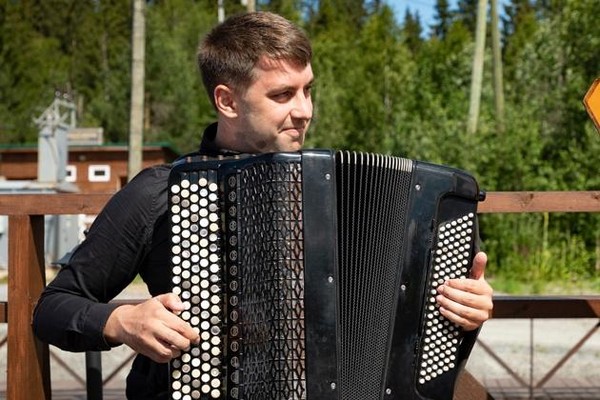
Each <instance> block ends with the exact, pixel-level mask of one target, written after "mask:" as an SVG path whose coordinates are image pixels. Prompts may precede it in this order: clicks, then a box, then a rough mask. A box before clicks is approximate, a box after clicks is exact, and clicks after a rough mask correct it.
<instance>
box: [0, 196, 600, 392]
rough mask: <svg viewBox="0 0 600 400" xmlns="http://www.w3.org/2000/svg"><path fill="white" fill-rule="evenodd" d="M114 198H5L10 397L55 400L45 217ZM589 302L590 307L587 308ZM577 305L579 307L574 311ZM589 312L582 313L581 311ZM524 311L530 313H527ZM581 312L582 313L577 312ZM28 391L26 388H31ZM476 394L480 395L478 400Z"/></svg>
mask: <svg viewBox="0 0 600 400" xmlns="http://www.w3.org/2000/svg"><path fill="white" fill-rule="evenodd" d="M109 196H110V195H108V194H9V195H0V215H8V220H9V224H8V232H9V241H8V242H9V248H8V258H9V262H8V263H9V268H8V298H7V302H5V303H0V323H2V322H5V323H6V322H7V323H8V340H7V346H8V351H7V357H8V363H7V364H8V372H7V373H8V376H7V391H6V393H7V398H8V399H9V400H21V399H22V400H25V399H27V400H29V399H50V398H51V387H50V386H51V385H50V363H49V351H48V345H46V344H43V343H41V342H40V341H39V340H37V338H36V337H35V336H34V334H33V331H32V329H31V315H32V311H33V308H34V306H35V303H36V301H37V299H38V297H39V295H40V293H41V292H42V290H43V288H44V286H45V284H46V278H45V268H46V265H45V262H44V216H45V215H68V214H90V215H94V214H97V213H98V212H99V211H100V210H101V209H102V207H103V206H104V204H105V203H106V202H107V200H108V199H109ZM479 212H480V213H523V212H600V192H598V191H590V192H489V193H488V194H487V199H486V200H485V201H484V202H482V203H481V204H480V206H479ZM516 300H517V302H516V303H515V300H514V299H512V300H509V299H502V298H495V317H496V318H498V317H501V316H502V315H506V316H510V317H515V316H516V315H522V316H523V317H528V318H533V315H536V314H537V313H543V311H541V310H543V309H547V310H554V311H555V313H554V314H553V315H556V310H563V311H564V312H562V313H560V315H561V317H565V318H569V317H570V316H575V317H578V318H579V317H592V318H593V317H595V318H599V316H600V298H595V297H591V298H586V299H581V298H553V299H548V300H552V301H559V302H560V304H561V306H560V307H550V308H547V307H545V306H544V307H540V306H539V305H536V304H539V303H536V302H539V301H540V299H535V298H534V299H516ZM581 301H584V302H585V304H586V305H587V306H581V304H582V303H581ZM571 307H574V308H571ZM584 309H585V310H587V311H581V310H584ZM524 310H529V312H525V311H524ZM575 310H578V311H575ZM25 388H26V389H25ZM474 396H475V397H474ZM457 398H460V399H489V398H490V397H489V394H488V393H487V392H486V391H485V390H484V389H483V388H482V387H481V386H480V385H478V383H477V382H476V381H475V380H474V379H473V378H472V376H470V375H468V374H465V376H464V377H462V378H461V381H460V384H459V387H458V389H457Z"/></svg>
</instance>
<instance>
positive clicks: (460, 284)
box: [438, 279, 493, 301]
mask: <svg viewBox="0 0 600 400" xmlns="http://www.w3.org/2000/svg"><path fill="white" fill-rule="evenodd" d="M492 292H493V290H492V287H491V286H490V285H489V283H487V281H485V280H484V279H479V280H475V279H449V280H447V281H445V282H444V284H443V285H440V286H438V293H444V295H445V296H447V297H451V298H452V299H453V300H456V301H460V297H461V296H462V295H463V294H466V293H470V294H472V295H475V296H488V297H490V296H491V295H492Z"/></svg>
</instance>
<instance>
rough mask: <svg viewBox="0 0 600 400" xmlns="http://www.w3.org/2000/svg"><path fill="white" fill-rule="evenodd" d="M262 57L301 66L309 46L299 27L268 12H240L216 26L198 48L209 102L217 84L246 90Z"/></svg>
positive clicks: (308, 59) (306, 60) (308, 55)
mask: <svg viewBox="0 0 600 400" xmlns="http://www.w3.org/2000/svg"><path fill="white" fill-rule="evenodd" d="M262 56H266V57H268V58H270V59H273V60H285V61H288V62H291V63H294V64H296V65H298V66H301V67H304V66H306V65H308V64H309V63H310V62H311V58H312V48H311V45H310V41H309V39H308V37H307V36H306V34H305V33H304V32H303V31H302V30H301V29H300V28H299V27H298V26H296V25H294V24H293V23H292V22H290V21H288V20H287V19H285V18H284V17H282V16H280V15H277V14H274V13H271V12H251V13H244V14H239V15H235V16H232V17H230V18H228V19H227V20H225V21H224V22H223V23H221V24H220V25H217V26H216V27H215V28H214V29H213V30H212V31H211V32H210V33H208V35H206V37H205V38H204V40H203V41H202V43H201V44H200V48H199V50H198V67H199V69H200V73H201V75H202V81H203V82H204V87H205V88H206V91H207V92H208V95H209V97H210V99H211V101H212V102H213V103H214V98H213V92H214V89H215V87H216V86H217V85H220V84H225V85H228V86H230V87H231V88H232V90H236V91H244V90H246V89H247V88H248V87H249V86H250V85H251V84H252V83H253V76H252V70H253V68H254V66H255V65H256V63H257V62H258V61H259V59H260V58H261V57H262Z"/></svg>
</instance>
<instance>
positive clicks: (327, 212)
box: [169, 150, 480, 400]
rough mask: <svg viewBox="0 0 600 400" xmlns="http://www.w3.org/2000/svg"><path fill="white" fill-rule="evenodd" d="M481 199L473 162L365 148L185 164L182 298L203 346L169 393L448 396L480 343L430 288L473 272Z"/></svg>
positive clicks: (177, 202)
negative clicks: (442, 161) (432, 160)
mask: <svg viewBox="0 0 600 400" xmlns="http://www.w3.org/2000/svg"><path fill="white" fill-rule="evenodd" d="M478 199H480V197H479V191H478V188H477V185H476V183H475V181H474V179H473V178H471V177H470V176H469V175H468V174H466V173H464V172H462V171H459V170H455V169H452V168H448V167H443V166H436V165H433V164H426V163H421V162H416V161H411V160H407V159H403V158H399V157H391V156H382V155H376V154H368V153H354V152H333V151H329V150H312V151H302V152H297V153H273V154H265V155H256V156H243V157H240V158H235V159H221V160H215V159H205V158H202V157H196V158H191V159H184V160H182V161H181V162H178V163H176V164H175V165H174V166H173V169H172V172H171V176H170V178H169V209H170V218H171V238H172V245H171V253H172V263H171V264H172V265H171V267H172V272H173V274H172V283H173V292H174V293H176V294H178V295H179V296H180V297H181V299H182V301H183V302H184V304H185V305H186V309H185V311H184V312H182V313H181V318H183V319H184V320H186V321H188V322H189V323H190V324H191V325H192V326H193V327H194V329H197V330H198V332H199V334H200V337H201V342H200V344H199V345H198V346H194V347H192V348H191V349H190V350H189V351H187V352H184V353H183V354H182V355H181V356H180V357H178V358H176V359H174V360H172V361H171V362H170V371H169V374H170V382H169V384H170V388H169V390H170V393H171V398H172V399H175V400H180V399H181V400H191V399H246V400H250V399H260V400H263V399H265V400H269V399H282V400H284V399H285V400H289V399H308V400H318V399H332V400H333V399H344V400H359V399H361V400H362V399H366V398H368V399H412V398H415V399H416V398H451V393H452V390H453V385H454V381H455V379H456V376H457V374H458V371H459V370H460V367H461V365H462V363H464V360H465V359H466V357H467V356H468V352H469V350H470V345H469V344H468V343H466V340H465V337H464V335H463V333H462V332H461V331H460V329H458V328H457V327H455V326H453V324H450V323H449V322H448V321H447V320H445V319H444V318H443V317H441V316H440V315H439V312H438V311H437V305H436V304H435V298H434V297H435V296H434V292H435V288H436V286H437V285H439V284H440V283H442V282H443V281H444V280H445V279H449V278H454V277H456V278H458V277H462V276H467V275H468V271H469V267H470V265H471V262H472V256H473V251H474V244H473V241H474V238H475V235H476V229H475V225H476V216H475V213H476V204H477V201H478ZM472 341H474V337H473V338H471V339H470V342H472Z"/></svg>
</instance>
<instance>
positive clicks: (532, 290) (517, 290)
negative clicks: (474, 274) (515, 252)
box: [488, 276, 600, 296]
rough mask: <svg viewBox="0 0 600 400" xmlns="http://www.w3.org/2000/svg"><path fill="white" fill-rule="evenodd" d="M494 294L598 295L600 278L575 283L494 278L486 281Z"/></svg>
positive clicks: (599, 293)
mask: <svg viewBox="0 0 600 400" xmlns="http://www.w3.org/2000/svg"><path fill="white" fill-rule="evenodd" d="M488 282H489V283H490V284H491V285H492V287H493V288H494V293H502V294H509V295H518V296H526V295H548V296H579V295H600V276H597V277H594V278H591V279H586V280H583V279H582V280H576V281H568V280H567V281H564V280H535V281H530V280H526V279H511V278H502V277H494V278H490V279H488Z"/></svg>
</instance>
